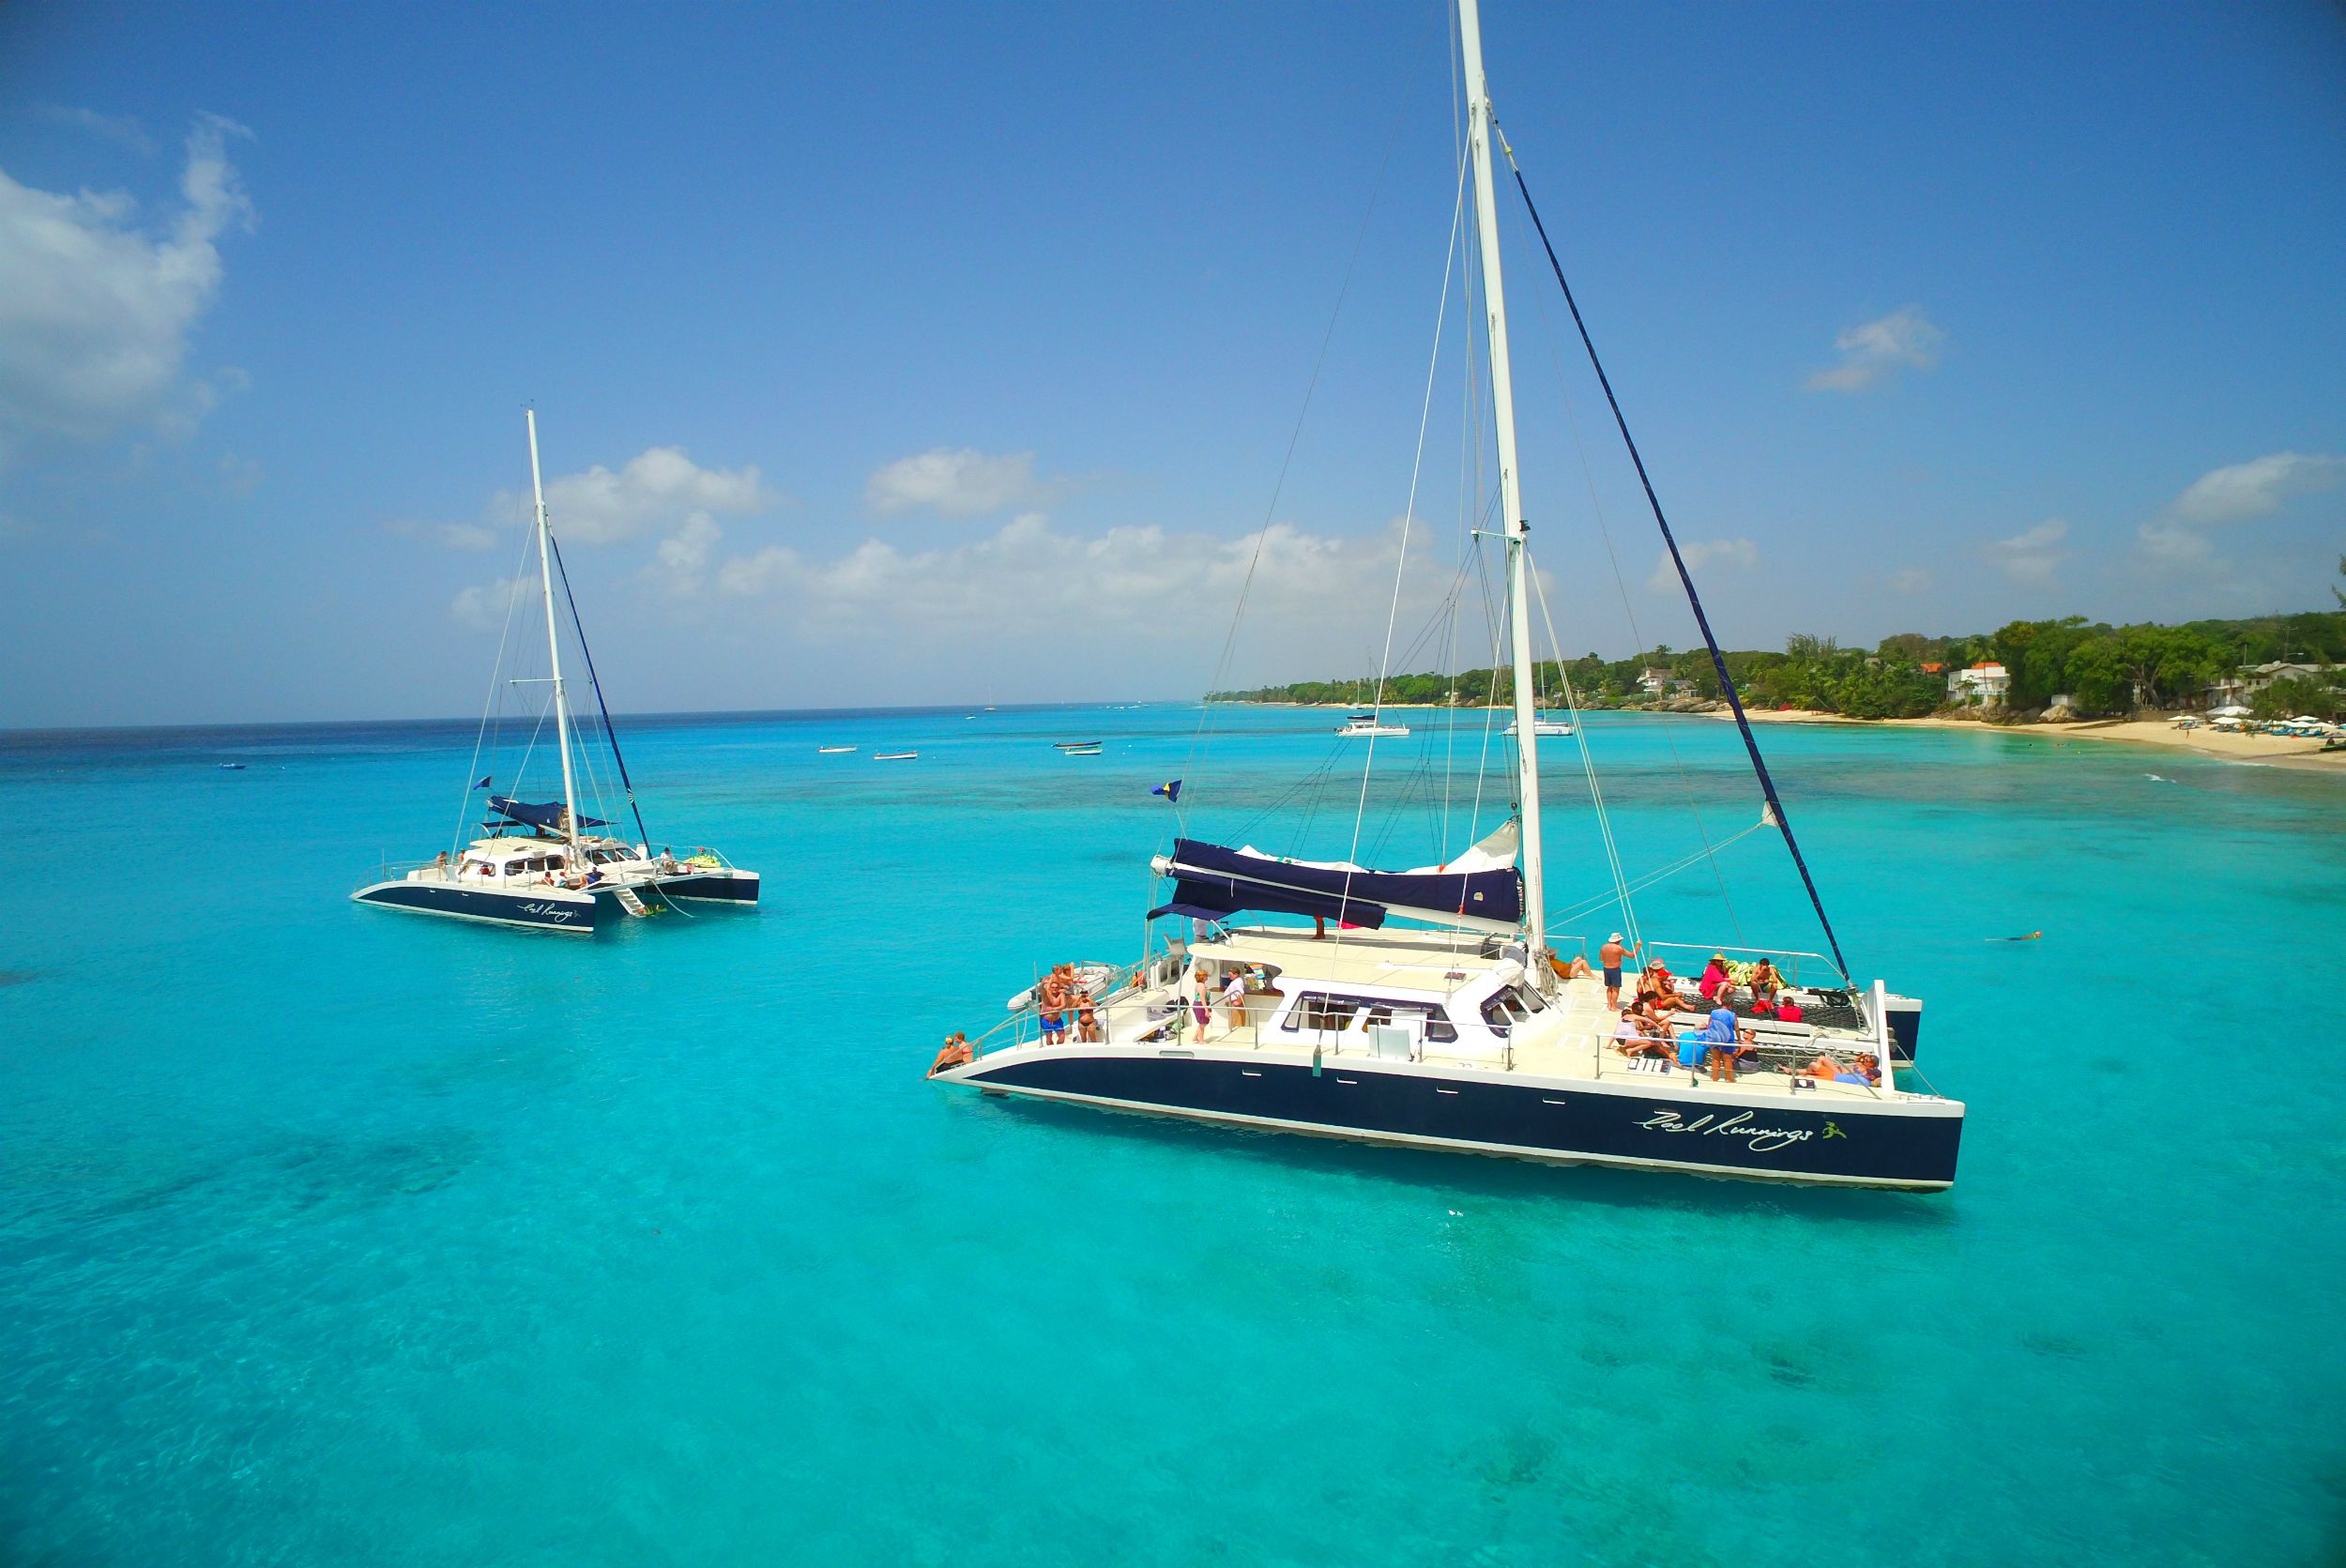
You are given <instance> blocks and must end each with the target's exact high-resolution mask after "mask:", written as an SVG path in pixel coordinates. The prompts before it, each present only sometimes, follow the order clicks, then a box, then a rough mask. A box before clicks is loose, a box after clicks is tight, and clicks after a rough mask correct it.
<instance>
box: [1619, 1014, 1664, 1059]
mask: <svg viewBox="0 0 2346 1568" xmlns="http://www.w3.org/2000/svg"><path fill="white" fill-rule="evenodd" d="M1613 1049H1614V1050H1616V1051H1619V1052H1620V1053H1621V1054H1622V1056H1624V1057H1630V1058H1638V1057H1661V1058H1666V1059H1667V1058H1668V1056H1669V1054H1670V1048H1669V1042H1668V1039H1667V1038H1666V1037H1665V1036H1664V1035H1663V1034H1662V1033H1661V1031H1660V1030H1659V1029H1658V1028H1656V1026H1655V1025H1654V1023H1653V1020H1652V1019H1650V1018H1648V1017H1647V1016H1646V1015H1645V1014H1644V1013H1642V1012H1638V1010H1637V1009H1636V1008H1634V1007H1624V1008H1622V1010H1621V1027H1620V1028H1617V1029H1615V1030H1614V1031H1613Z"/></svg>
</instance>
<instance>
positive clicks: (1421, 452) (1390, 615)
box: [1336, 160, 1467, 944]
mask: <svg viewBox="0 0 2346 1568" xmlns="http://www.w3.org/2000/svg"><path fill="white" fill-rule="evenodd" d="M1466 171H1467V166H1466V163H1465V161H1464V160H1460V162H1459V164H1458V179H1457V191H1456V194H1455V197H1454V199H1453V203H1452V206H1451V212H1450V247H1449V249H1448V250H1447V251H1445V252H1444V253H1443V255H1442V259H1441V297H1440V300H1439V301H1438V302H1437V303H1436V305H1435V306H1434V348H1433V353H1432V354H1431V355H1430V356H1429V357H1428V358H1427V359H1426V361H1425V394H1424V398H1423V399H1422V400H1421V401H1420V403H1419V405H1418V411H1417V450H1416V451H1415V452H1414V453H1412V454H1411V455H1410V458H1409V500H1408V502H1407V503H1405V504H1404V505H1403V507H1402V509H1401V545H1400V548H1399V549H1397V550H1395V551H1394V560H1393V601H1392V602H1391V603H1390V604H1388V605H1386V607H1385V651H1384V653H1383V655H1382V656H1381V657H1380V658H1379V661H1378V663H1377V702H1376V706H1375V707H1374V708H1371V709H1370V711H1371V712H1372V713H1374V714H1375V715H1376V721H1375V722H1376V723H1378V724H1379V725H1382V724H1383V723H1384V715H1385V682H1386V681H1387V680H1388V679H1390V678H1391V677H1392V675H1393V632H1394V625H1395V624H1396V623H1397V622H1398V621H1399V620H1400V619H1401V586H1402V582H1403V576H1402V574H1403V572H1404V571H1406V570H1407V568H1408V567H1409V526H1410V525H1411V524H1412V523H1414V522H1415V521H1416V520H1417V483H1418V479H1419V477H1420V476H1421V475H1422V474H1423V473H1424V468H1425V430H1426V427H1427V426H1428V425H1429V424H1430V423H1432V421H1433V417H1434V376H1435V373H1437V372H1439V371H1440V369H1441V336H1442V329H1443V328H1444V327H1447V326H1448V325H1449V323H1450V268H1451V266H1452V264H1453V263H1455V261H1456V260H1457V259H1458V232H1459V230H1460V228H1461V227H1463V222H1462V221H1463V219H1464V218H1465V215H1466ZM1376 766H1377V736H1376V735H1375V734H1374V733H1373V732H1372V733H1371V734H1370V736H1369V738H1368V749H1367V750H1366V751H1364V752H1363V753H1362V754H1361V793H1360V799H1359V800H1358V801H1357V802H1356V803H1355V804H1354V806H1353V808H1352V847H1351V849H1350V850H1349V851H1348V853H1347V854H1346V856H1345V863H1346V864H1348V865H1353V864H1358V863H1359V861H1360V858H1361V822H1362V819H1363V817H1365V816H1366V815H1367V814H1368V776H1369V772H1370V770H1371V769H1374V768H1375V767H1376ZM1343 896H1344V900H1345V902H1346V903H1347V904H1349V903H1350V902H1351V898H1352V873H1350V872H1346V873H1345V874H1344V895H1343ZM1338 932H1339V935H1338V936H1337V938H1336V939H1337V941H1338V943H1339V944H1341V942H1342V941H1343V936H1342V935H1341V932H1342V926H1341V924H1340V923H1339V925H1338Z"/></svg>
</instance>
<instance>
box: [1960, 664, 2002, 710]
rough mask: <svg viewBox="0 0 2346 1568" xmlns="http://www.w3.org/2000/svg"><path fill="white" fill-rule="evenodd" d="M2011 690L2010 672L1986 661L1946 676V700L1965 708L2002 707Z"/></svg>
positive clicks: (1999, 665) (2000, 665)
mask: <svg viewBox="0 0 2346 1568" xmlns="http://www.w3.org/2000/svg"><path fill="white" fill-rule="evenodd" d="M2011 690H2012V673H2011V672H2010V671H2009V670H2006V669H2005V668H2004V667H2003V665H2002V664H1997V663H1991V662H1986V661H1983V662H1980V663H1977V664H1973V666H1972V667H1971V668H1970V669H1967V670H1958V671H1956V672H1955V673H1954V674H1953V675H1950V676H1949V677H1947V700H1948V701H1949V702H1951V703H1958V704H1960V705H1962V706H1963V707H1966V708H2002V707H2003V699H2004V693H2007V692H2009V691H2011Z"/></svg>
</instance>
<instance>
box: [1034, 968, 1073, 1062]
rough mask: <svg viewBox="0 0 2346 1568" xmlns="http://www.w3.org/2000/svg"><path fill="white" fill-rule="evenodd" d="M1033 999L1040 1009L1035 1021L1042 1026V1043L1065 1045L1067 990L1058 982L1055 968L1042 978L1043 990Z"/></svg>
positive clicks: (1057, 971)
mask: <svg viewBox="0 0 2346 1568" xmlns="http://www.w3.org/2000/svg"><path fill="white" fill-rule="evenodd" d="M1035 999H1036V1002H1037V1004H1038V1006H1039V1007H1040V1009H1041V1012H1040V1013H1039V1016H1038V1020H1037V1021H1038V1022H1040V1023H1041V1024H1042V1026H1043V1043H1044V1044H1045V1045H1064V1044H1066V1043H1067V1017H1066V1010H1067V988H1066V987H1065V986H1064V985H1062V984H1061V983H1060V982H1059V970H1057V969H1056V968H1055V969H1053V970H1052V971H1051V972H1050V973H1049V974H1047V975H1044V977H1043V988H1042V989H1041V990H1040V991H1038V992H1037V993H1036V996H1035Z"/></svg>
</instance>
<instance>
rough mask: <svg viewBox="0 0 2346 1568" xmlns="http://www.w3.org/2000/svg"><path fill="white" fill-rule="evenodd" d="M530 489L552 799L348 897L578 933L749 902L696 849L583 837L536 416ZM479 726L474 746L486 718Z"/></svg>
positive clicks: (496, 810)
mask: <svg viewBox="0 0 2346 1568" xmlns="http://www.w3.org/2000/svg"><path fill="white" fill-rule="evenodd" d="M529 483H530V489H531V492H532V494H533V495H534V496H535V498H536V513H537V522H536V532H537V536H538V578H539V589H540V598H541V602H542V603H543V604H544V606H545V617H546V654H547V658H548V660H549V662H550V666H551V671H552V680H551V682H550V684H551V685H552V687H553V703H552V706H553V709H554V732H555V734H554V743H555V749H556V752H557V753H558V754H559V755H560V757H561V762H562V799H559V800H548V801H544V802H537V801H528V800H521V799H514V798H513V797H511V796H508V795H491V796H490V797H489V798H488V810H489V813H490V816H489V818H488V819H487V820H485V821H483V822H481V823H480V837H479V838H477V839H474V840H473V841H472V842H471V843H470V845H467V846H466V847H465V848H464V849H463V850H462V851H461V852H459V853H458V854H457V855H456V857H455V858H454V859H452V860H451V859H450V858H449V855H448V853H447V852H446V851H442V852H441V854H440V856H439V857H438V859H436V860H426V861H419V862H415V863H412V864H408V865H400V866H393V865H391V864H389V863H388V862H386V864H385V865H384V867H383V870H382V876H381V880H379V881H374V882H370V883H368V884H367V885H366V886H365V887H363V888H360V889H359V890H358V891H356V892H354V893H352V894H351V895H350V896H351V897H352V898H354V899H356V900H358V902H359V903H361V904H373V905H376V906H380V907H382V908H386V909H404V910H407V911H409V912H410V913H414V914H421V915H440V916H444V917H447V918H449V919H450V920H464V921H486V922H488V923H490V924H494V925H518V926H528V927H531V928H533V929H537V930H544V931H583V932H588V933H592V932H593V931H594V930H595V929H596V928H597V927H598V926H599V925H601V924H602V923H603V922H604V921H606V920H608V919H609V918H610V917H611V916H612V915H613V913H614V912H617V913H619V914H622V915H625V916H629V917H633V916H637V915H645V914H649V913H650V912H651V911H652V909H653V908H654V907H655V906H664V905H665V904H666V903H667V902H668V901H669V900H672V899H696V900H708V901H713V902H718V903H724V904H736V905H741V904H755V903H756V902H757V889H758V877H757V873H755V872H754V871H742V870H740V869H739V868H738V867H736V866H734V865H732V864H730V863H729V862H728V861H726V860H725V858H724V856H722V855H720V854H718V853H717V852H716V851H715V850H713V849H709V848H707V847H701V848H696V849H694V850H693V852H692V854H691V855H690V857H689V858H687V859H685V860H678V859H677V858H676V857H675V856H674V855H673V854H671V853H670V852H669V851H668V850H667V849H665V848H663V849H662V850H661V851H660V852H659V854H657V855H656V856H655V855H654V854H653V853H652V849H651V845H650V843H649V842H648V840H649V835H648V834H646V835H645V842H640V843H637V844H632V845H631V844H629V843H628V842H627V841H625V840H624V839H619V838H614V837H612V836H611V835H609V834H607V833H598V832H595V831H593V830H594V829H598V828H608V827H610V826H611V824H610V823H609V822H607V821H605V820H603V819H602V818H601V817H594V816H587V815H586V814H583V813H581V811H580V810H579V803H578V781H577V774H576V771H575V769H573V766H572V762H573V758H572V756H571V751H572V748H571V729H572V725H571V706H570V693H569V689H568V688H567V687H566V686H565V685H564V684H563V680H562V646H561V635H560V632H561V623H560V621H559V620H557V619H556V617H555V607H554V581H555V563H556V561H557V560H559V558H560V556H559V554H558V551H557V548H556V545H555V542H554V534H553V530H552V529H551V528H550V527H549V526H548V525H547V522H546V499H545V489H544V486H543V485H542V484H541V482H540V480H539V474H538V416H537V413H536V411H535V410H532V411H531V412H530V414H529ZM515 591H516V592H517V593H518V592H519V591H520V590H519V589H518V587H517V588H516V590H515ZM562 594H563V598H564V599H565V600H566V601H569V602H570V611H571V625H572V626H573V627H575V628H577V629H578V632H579V651H580V652H581V653H582V654H586V656H587V680H588V682H589V683H590V684H591V685H593V687H594V691H595V704H596V708H597V709H598V711H599V712H600V713H601V716H602V726H603V733H604V734H605V735H606V736H607V737H608V738H609V739H610V742H611V760H612V762H613V763H614V764H615V765H616V766H617V771H618V782H619V784H620V785H621V786H622V787H623V788H624V789H625V791H626V797H627V799H626V805H627V809H628V810H629V811H631V812H633V813H634V815H635V829H636V831H637V832H639V833H643V832H644V816H643V813H642V811H641V810H639V809H638V808H637V807H636V804H635V789H634V786H633V784H630V783H629V782H628V777H627V762H626V759H625V758H623V757H621V756H620V755H619V742H618V736H617V734H616V733H615V732H614V731H613V730H612V728H611V714H610V710H609V709H608V708H606V707H604V706H603V702H602V684H601V682H599V681H597V680H596V679H595V665H594V656H593V655H592V654H591V653H588V652H587V642H586V631H585V628H584V626H583V625H582V624H581V623H580V621H579V618H578V604H577V601H575V600H571V598H570V582H569V579H568V577H567V576H566V577H565V578H564V579H563V584H562ZM481 727H482V730H483V733H484V736H485V733H486V731H487V728H488V723H487V721H486V720H485V719H484V720H483V722H482V726H481ZM236 766H242V765H241V764H237V765H236ZM489 784H490V781H489V779H487V778H483V779H481V780H480V782H479V783H477V784H469V785H467V786H466V798H467V799H470V792H471V791H472V790H476V789H486V788H488V787H489ZM516 787H518V786H516ZM647 899H648V900H649V901H650V902H649V903H647V902H646V901H647Z"/></svg>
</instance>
